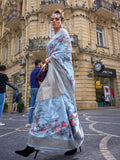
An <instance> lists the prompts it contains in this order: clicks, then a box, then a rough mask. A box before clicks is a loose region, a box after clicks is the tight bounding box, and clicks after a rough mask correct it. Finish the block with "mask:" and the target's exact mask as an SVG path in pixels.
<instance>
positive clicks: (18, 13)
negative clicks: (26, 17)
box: [6, 10, 20, 23]
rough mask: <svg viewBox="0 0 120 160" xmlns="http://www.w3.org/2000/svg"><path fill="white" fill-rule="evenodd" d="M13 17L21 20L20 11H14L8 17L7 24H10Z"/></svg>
mask: <svg viewBox="0 0 120 160" xmlns="http://www.w3.org/2000/svg"><path fill="white" fill-rule="evenodd" d="M13 17H16V18H20V12H19V11H18V10H12V11H11V12H10V14H9V15H8V16H7V19H6V22H7V23H8V22H9V21H10V20H11V19H12V18H13Z"/></svg>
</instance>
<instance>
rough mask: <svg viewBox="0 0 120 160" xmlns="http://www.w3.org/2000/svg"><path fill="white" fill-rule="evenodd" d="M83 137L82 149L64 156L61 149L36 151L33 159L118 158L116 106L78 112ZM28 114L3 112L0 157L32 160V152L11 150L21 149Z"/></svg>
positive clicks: (119, 127)
mask: <svg viewBox="0 0 120 160" xmlns="http://www.w3.org/2000/svg"><path fill="white" fill-rule="evenodd" d="M78 114H79V119H80V122H81V124H82V127H83V130H84V133H85V140H84V143H83V145H82V152H81V153H80V152H79V151H78V152H77V153H76V154H75V155H74V156H67V157H66V156H64V153H62V152H55V153H53V152H51V153H49V152H39V153H38V156H37V158H36V160H120V108H102V109H97V110H84V111H79V112H78ZM27 120H28V114H20V113H17V114H10V113H3V115H2V118H1V121H2V122H4V123H5V124H6V125H5V126H0V160H24V159H25V160H33V158H34V153H33V154H31V155H30V156H29V157H27V158H24V157H21V156H19V155H17V154H15V150H21V149H23V148H25V146H26V142H27V137H28V129H26V128H25V127H24V126H25V124H26V123H27Z"/></svg>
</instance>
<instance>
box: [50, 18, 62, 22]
mask: <svg viewBox="0 0 120 160" xmlns="http://www.w3.org/2000/svg"><path fill="white" fill-rule="evenodd" d="M50 20H51V21H54V20H55V21H59V20H60V18H51V19H50Z"/></svg>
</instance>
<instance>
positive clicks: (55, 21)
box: [51, 14, 63, 29]
mask: <svg viewBox="0 0 120 160" xmlns="http://www.w3.org/2000/svg"><path fill="white" fill-rule="evenodd" d="M62 23H63V22H62V21H61V18H60V16H59V15H57V14H53V15H52V17H51V25H52V27H53V28H54V29H59V28H60V27H61V24H62Z"/></svg>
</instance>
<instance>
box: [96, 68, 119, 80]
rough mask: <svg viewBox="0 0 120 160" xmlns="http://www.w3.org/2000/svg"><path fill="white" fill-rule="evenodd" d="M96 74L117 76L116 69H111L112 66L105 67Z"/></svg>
mask: <svg viewBox="0 0 120 160" xmlns="http://www.w3.org/2000/svg"><path fill="white" fill-rule="evenodd" d="M95 75H96V76H101V77H113V78H115V77H116V70H115V69H110V68H104V69H103V70H102V71H101V72H96V71H95Z"/></svg>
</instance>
